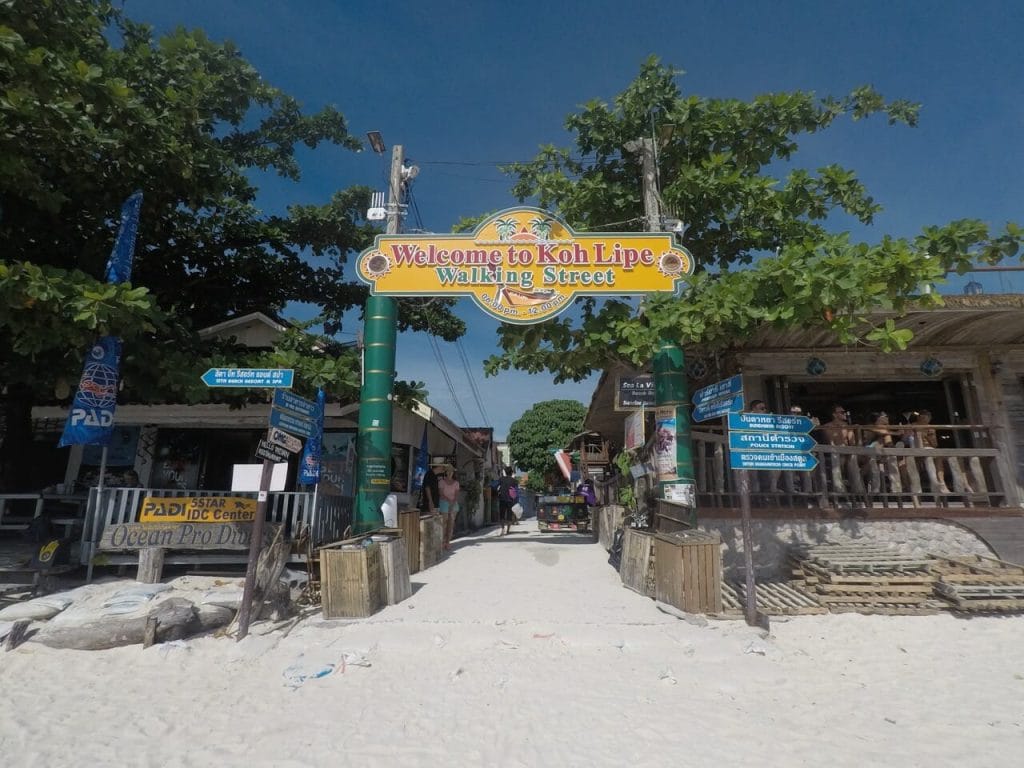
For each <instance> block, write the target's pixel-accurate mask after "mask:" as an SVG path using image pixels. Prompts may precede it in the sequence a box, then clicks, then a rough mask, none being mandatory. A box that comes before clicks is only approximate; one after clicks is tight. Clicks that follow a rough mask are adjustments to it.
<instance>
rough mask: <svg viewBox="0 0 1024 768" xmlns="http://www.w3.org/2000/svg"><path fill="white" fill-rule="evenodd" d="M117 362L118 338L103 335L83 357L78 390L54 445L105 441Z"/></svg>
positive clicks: (109, 430) (111, 415) (111, 424)
mask: <svg viewBox="0 0 1024 768" xmlns="http://www.w3.org/2000/svg"><path fill="white" fill-rule="evenodd" d="M120 362H121V340H120V339H119V338H117V337H116V336H103V337H101V338H100V339H98V340H97V341H96V343H95V344H93V346H92V349H90V350H89V354H88V355H86V358H85V366H84V368H83V369H82V378H81V379H80V380H79V382H78V392H76V393H75V399H74V400H73V401H72V403H71V409H70V410H69V411H68V420H67V422H66V423H65V425H64V434H63V435H61V438H60V442H59V443H58V446H59V447H61V448H63V447H64V446H66V445H106V444H107V443H108V442H110V437H111V435H112V434H113V431H114V408H115V407H116V405H117V375H118V373H117V372H118V366H119V364H120Z"/></svg>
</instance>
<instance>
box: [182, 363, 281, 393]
mask: <svg viewBox="0 0 1024 768" xmlns="http://www.w3.org/2000/svg"><path fill="white" fill-rule="evenodd" d="M199 378H200V379H202V381H203V384H205V385H206V386H208V387H255V388H263V389H269V388H270V387H284V388H286V389H289V388H291V386H292V382H293V381H294V380H295V370H294V369H292V368H208V369H207V371H206V373H204V374H203V375H202V376H200V377H199Z"/></svg>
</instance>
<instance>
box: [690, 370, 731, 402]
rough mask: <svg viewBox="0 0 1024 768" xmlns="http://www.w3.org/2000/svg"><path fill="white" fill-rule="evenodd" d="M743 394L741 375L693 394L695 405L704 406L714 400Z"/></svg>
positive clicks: (717, 382)
mask: <svg viewBox="0 0 1024 768" xmlns="http://www.w3.org/2000/svg"><path fill="white" fill-rule="evenodd" d="M742 392H743V377H742V376H740V375H739V374H737V375H735V376H730V377H729V378H727V379H722V380H721V381H716V382H715V383H714V384H710V385H708V386H706V387H704V388H702V389H698V390H697V391H696V392H694V393H693V404H694V405H702V404H703V403H709V402H711V401H712V400H721V399H724V398H727V397H732V396H733V395H737V394H742Z"/></svg>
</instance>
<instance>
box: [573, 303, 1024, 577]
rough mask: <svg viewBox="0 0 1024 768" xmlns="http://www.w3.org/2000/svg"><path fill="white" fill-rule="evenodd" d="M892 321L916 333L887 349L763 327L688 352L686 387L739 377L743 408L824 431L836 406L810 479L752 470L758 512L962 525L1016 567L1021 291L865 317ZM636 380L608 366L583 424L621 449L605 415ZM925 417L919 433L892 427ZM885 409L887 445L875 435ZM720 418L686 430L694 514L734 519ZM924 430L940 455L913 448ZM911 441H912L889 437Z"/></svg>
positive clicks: (1023, 414)
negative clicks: (840, 439)
mask: <svg viewBox="0 0 1024 768" xmlns="http://www.w3.org/2000/svg"><path fill="white" fill-rule="evenodd" d="M890 318H891V319H892V320H893V321H894V322H895V324H896V326H897V327H898V328H907V329H910V330H911V331H913V334H914V336H913V339H912V340H911V341H910V343H909V345H908V346H907V348H906V349H905V350H902V351H898V352H894V353H889V354H886V353H883V352H881V351H879V350H877V349H874V348H871V347H868V346H845V345H843V344H840V343H839V341H838V339H837V338H836V337H835V335H834V334H833V333H831V332H830V331H828V330H825V329H822V328H792V329H776V328H770V327H764V328H762V329H760V330H759V331H758V332H757V333H756V334H755V335H754V336H753V337H752V338H750V339H749V340H748V341H746V342H744V343H742V344H737V345H735V346H733V347H732V348H729V349H725V350H719V351H713V352H712V351H708V350H704V349H701V348H697V347H693V348H688V349H687V350H686V362H687V369H688V374H689V387H690V392H691V393H692V392H694V391H695V390H696V389H698V388H700V387H703V386H706V385H708V384H711V383H713V382H715V381H718V380H720V379H723V378H725V377H727V376H731V375H733V374H737V373H738V374H740V375H741V376H742V380H743V389H744V395H745V399H746V402H747V403H748V404H749V403H750V402H751V401H752V400H754V399H761V400H764V401H765V402H766V404H767V407H768V411H770V412H773V413H789V412H790V409H791V408H792V407H793V406H799V407H800V408H801V409H802V411H803V412H804V413H805V414H808V415H810V416H812V417H815V418H817V419H818V420H819V421H820V422H821V423H823V424H824V423H825V422H828V421H829V420H830V419H831V418H832V413H833V407H834V405H836V404H839V405H842V406H843V408H844V409H845V410H846V411H848V412H849V414H850V422H851V431H852V433H853V438H852V439H851V440H850V443H852V444H851V445H846V446H834V445H828V444H826V443H827V442H828V441H827V439H826V438H827V434H826V433H824V432H822V431H818V432H816V433H814V436H815V437H816V438H817V439H818V441H819V444H818V445H817V446H816V447H815V448H814V453H815V454H816V456H817V458H818V466H817V468H816V469H815V470H814V471H812V472H809V473H803V472H759V473H755V474H756V475H757V476H756V478H755V480H756V488H755V496H754V503H755V509H754V516H755V518H762V519H807V518H816V519H849V518H852V517H856V518H860V519H869V520H879V519H924V518H940V519H945V520H950V521H958V524H959V523H960V522H963V521H967V523H965V524H969V525H970V526H971V527H972V529H973V530H975V531H976V532H979V534H981V533H983V532H984V534H985V535H990V536H992V537H994V538H996V539H998V540H999V541H1000V542H1001V546H1002V548H1001V549H1000V548H999V547H996V546H994V545H993V549H995V550H997V551H998V552H999V554H1001V555H1004V556H1007V557H1008V559H1013V558H1018V559H1024V525H1022V524H1024V519H1021V518H1020V515H1021V513H1022V510H1021V502H1022V499H1024V296H1019V295H975V296H950V297H946V298H945V306H943V307H940V308H930V309H923V308H922V309H915V310H911V311H910V312H908V313H907V314H906V315H904V316H902V317H897V316H895V315H887V314H886V313H881V312H879V313H875V314H874V316H873V319H874V320H876V321H877V322H884V321H885V320H886V319H890ZM635 373H636V372H635V371H630V370H627V369H624V368H620V369H613V370H608V371H606V372H605V373H604V375H603V376H602V378H601V380H600V382H599V384H598V387H597V389H596V390H595V392H594V395H593V398H592V401H591V404H590V409H589V412H588V415H587V418H586V421H585V427H586V428H587V429H589V430H593V431H595V432H598V433H600V434H601V435H603V436H604V437H605V438H606V439H609V440H610V441H612V442H613V445H622V442H623V430H624V421H625V417H626V416H627V414H626V413H624V412H620V411H616V410H615V407H614V405H615V402H616V399H615V395H616V381H617V379H618V378H619V377H621V376H629V375H635ZM923 410H928V411H930V412H931V415H932V418H931V424H930V425H927V426H921V425H918V426H913V425H911V426H905V425H903V424H901V423H900V422H903V421H905V420H907V417H911V416H912V414H913V413H914V412H921V411H923ZM882 411H884V412H885V413H886V414H887V415H888V418H889V422H890V425H891V426H890V427H889V432H890V434H891V435H892V437H893V438H894V439H892V440H888V441H886V442H887V443H891V444H888V445H883V444H881V441H878V440H873V439H872V437H873V433H874V432H875V430H872V426H873V423H874V421H875V414H877V413H878V412H882ZM911 420H912V419H911ZM724 421H725V420H724V419H722V418H719V419H714V420H712V421H709V422H705V423H702V424H694V425H692V435H693V457H694V469H695V474H696V481H697V489H696V490H697V507H698V516H699V518H700V519H702V520H707V519H712V518H716V517H718V518H732V517H735V516H736V515H737V514H738V512H737V510H738V506H739V505H738V497H737V495H736V487H737V484H736V478H735V476H734V473H733V472H732V471H731V470H730V469H729V468H728V463H729V462H728V446H727V435H726V434H725V428H724ZM926 429H934V430H935V436H936V442H937V447H935V448H925V447H922V446H921V441H920V437H921V434H922V433H923V432H924V431H925V430H926ZM915 433H916V435H917V437H918V440H917V443H916V445H914V447H908V445H913V441H912V440H906V441H903V440H901V439H899V438H900V437H901V436H902V435H904V434H915ZM871 443H875V444H873V445H872V444H871ZM612 452H613V453H614V448H613V451H612ZM989 543H991V540H990V542H989ZM1010 555H1012V556H1013V557H1010Z"/></svg>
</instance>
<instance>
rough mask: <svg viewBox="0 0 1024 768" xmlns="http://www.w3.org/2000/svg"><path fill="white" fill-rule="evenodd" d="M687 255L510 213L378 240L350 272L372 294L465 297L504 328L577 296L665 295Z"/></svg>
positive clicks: (646, 237) (686, 271)
mask: <svg viewBox="0 0 1024 768" xmlns="http://www.w3.org/2000/svg"><path fill="white" fill-rule="evenodd" d="M693 266H694V265H693V258H692V257H691V256H690V253H689V252H688V251H687V250H686V249H685V248H682V247H680V246H678V245H676V244H675V243H674V242H673V240H672V236H671V235H670V234H666V233H661V232H627V233H607V232H600V233H576V232H574V231H573V230H572V229H570V228H569V226H568V225H567V224H565V223H564V222H562V221H561V220H560V219H558V218H557V217H555V216H553V215H552V214H550V213H548V212H546V211H542V210H540V209H538V208H526V207H523V208H510V209H508V210H505V211H501V212H500V213H497V214H495V215H494V216H493V217H491V218H489V219H487V220H485V221H484V222H482V223H481V224H480V226H479V227H477V229H476V231H475V232H473V234H470V235H430V236H423V235H415V236H411V235H378V236H377V239H376V241H375V242H374V245H373V247H371V248H368V249H367V250H365V251H363V252H362V253H361V254H360V255H359V259H358V261H357V265H356V269H357V273H358V275H359V277H360V279H362V280H363V281H364V282H366V283H368V284H369V285H370V292H371V293H373V294H375V295H378V296H469V297H471V298H472V299H473V300H474V302H476V304H477V305H478V306H479V307H480V308H481V309H483V310H484V311H485V312H487V313H488V314H490V315H493V316H494V317H496V318H498V319H499V320H502V321H504V322H507V323H518V324H523V325H525V324H530V323H537V322H540V321H542V320H546V319H548V318H550V317H554V316H555V315H557V314H559V313H560V312H562V311H564V310H565V309H566V308H568V306H569V305H570V303H571V302H572V299H573V298H575V297H577V296H600V295H616V296H625V295H636V294H646V293H655V292H668V293H671V292H673V291H675V290H676V287H677V284H678V282H679V281H680V280H681V279H684V278H685V277H686V276H688V275H691V274H693Z"/></svg>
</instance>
